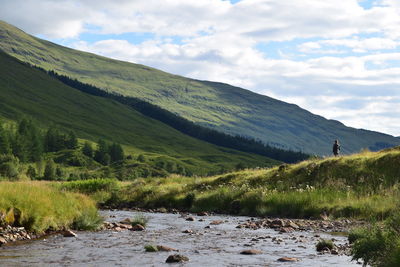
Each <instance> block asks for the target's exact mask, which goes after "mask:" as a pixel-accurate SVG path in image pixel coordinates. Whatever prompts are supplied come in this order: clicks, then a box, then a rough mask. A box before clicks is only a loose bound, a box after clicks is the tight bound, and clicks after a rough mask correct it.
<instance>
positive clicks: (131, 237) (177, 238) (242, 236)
mask: <svg viewBox="0 0 400 267" xmlns="http://www.w3.org/2000/svg"><path fill="white" fill-rule="evenodd" d="M102 213H103V215H104V216H105V217H106V220H107V221H120V220H122V219H125V218H133V217H134V216H135V215H136V214H137V212H130V211H102ZM143 214H144V215H145V216H147V217H148V218H149V223H148V225H147V229H146V231H143V232H133V231H126V230H125V231H122V232H113V231H101V232H77V233H78V237H77V238H65V237H62V236H60V235H56V236H51V237H48V238H46V239H44V240H38V241H33V242H29V243H25V244H21V245H17V246H5V247H1V248H0V266H166V265H167V264H166V263H165V260H166V259H167V257H168V256H169V255H171V254H174V253H172V252H153V253H151V252H145V251H144V246H145V245H148V244H153V245H164V246H169V247H172V248H175V249H179V252H178V253H179V254H182V255H184V256H187V257H189V259H190V261H189V262H186V263H183V264H177V265H178V266H314V267H317V266H359V265H358V264H356V263H355V262H351V261H350V257H347V256H335V255H318V254H317V252H316V250H315V244H316V243H317V241H318V239H319V238H317V237H314V235H315V234H316V233H313V232H295V233H290V234H279V233H277V232H276V231H274V230H271V229H259V230H250V229H236V228H235V227H236V226H237V224H238V223H239V222H243V221H245V220H246V219H248V218H247V217H235V216H207V217H197V216H194V217H195V218H196V221H194V222H191V221H186V220H185V219H184V218H182V217H181V215H179V214H169V213H143ZM110 215H112V216H115V217H113V218H110ZM200 218H202V219H203V220H204V221H203V222H201V221H198V219H200ZM213 220H224V221H226V222H224V223H223V224H220V225H212V226H210V227H211V228H209V229H206V228H205V226H207V225H209V224H210V222H211V221H213ZM187 229H190V230H193V234H185V233H182V231H184V230H187ZM301 235H303V236H304V237H300V236H301ZM320 235H321V237H323V238H332V236H329V235H326V234H320ZM269 236H270V237H269ZM274 236H276V237H278V238H282V239H283V241H284V242H282V243H280V244H277V243H275V242H273V241H272V237H274ZM260 237H265V238H263V239H260V240H259V241H252V239H253V238H260ZM295 237H297V240H298V239H299V238H300V239H302V240H303V241H304V242H302V243H296V240H295ZM334 238H335V239H336V241H335V243H336V244H340V243H344V242H345V241H346V238H345V237H340V236H335V237H334ZM304 247H305V248H304ZM251 248H254V249H259V250H261V251H262V254H259V255H241V254H240V252H241V251H242V250H244V249H251ZM280 257H296V258H298V259H299V260H300V261H298V262H295V263H281V262H277V259H278V258H280ZM175 265H176V264H175Z"/></svg>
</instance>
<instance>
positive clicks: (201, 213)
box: [197, 211, 209, 216]
mask: <svg viewBox="0 0 400 267" xmlns="http://www.w3.org/2000/svg"><path fill="white" fill-rule="evenodd" d="M197 216H209V214H208V213H207V212H205V211H201V212H198V213H197Z"/></svg>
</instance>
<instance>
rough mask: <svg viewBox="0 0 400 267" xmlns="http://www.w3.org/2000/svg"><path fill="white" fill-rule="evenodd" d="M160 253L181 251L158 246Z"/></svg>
mask: <svg viewBox="0 0 400 267" xmlns="http://www.w3.org/2000/svg"><path fill="white" fill-rule="evenodd" d="M157 249H158V251H179V250H177V249H175V248H170V247H167V246H157Z"/></svg>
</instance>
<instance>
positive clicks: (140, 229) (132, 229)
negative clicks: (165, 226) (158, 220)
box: [129, 224, 145, 231]
mask: <svg viewBox="0 0 400 267" xmlns="http://www.w3.org/2000/svg"><path fill="white" fill-rule="evenodd" d="M129 230H131V231H144V230H145V228H144V226H143V225H141V224H136V225H135V226H132V228H131V229H129Z"/></svg>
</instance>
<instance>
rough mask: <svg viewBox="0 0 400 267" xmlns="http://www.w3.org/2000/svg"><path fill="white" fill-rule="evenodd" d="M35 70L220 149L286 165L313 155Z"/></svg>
mask: <svg viewBox="0 0 400 267" xmlns="http://www.w3.org/2000/svg"><path fill="white" fill-rule="evenodd" d="M34 67H35V68H38V69H40V70H42V71H44V72H46V73H48V74H49V75H50V76H52V77H54V78H56V79H58V80H59V81H61V82H62V83H64V84H66V85H68V86H70V87H72V88H75V89H77V90H79V91H81V92H84V93H87V94H90V95H94V96H99V97H105V98H109V99H113V100H115V101H118V102H120V103H122V104H125V105H128V106H130V107H131V108H133V109H135V110H136V111H139V112H140V113H142V114H143V115H146V116H148V117H151V118H153V119H156V120H159V121H161V122H163V123H165V124H167V125H169V126H171V127H173V128H175V129H177V130H178V131H180V132H182V133H185V134H187V135H189V136H192V137H194V138H197V139H200V140H203V141H206V142H209V143H212V144H215V145H218V146H222V147H227V148H232V149H236V150H239V151H243V152H250V153H255V154H258V155H262V156H266V157H269V158H272V159H276V160H279V161H283V162H286V163H295V162H298V161H301V160H305V159H307V158H309V157H310V155H308V154H305V153H303V152H300V151H292V150H284V149H281V148H277V147H273V146H270V145H268V144H265V143H263V142H262V141H261V140H256V139H253V138H249V137H246V136H240V135H230V134H226V133H223V132H219V131H217V130H214V129H210V128H207V127H203V126H200V125H197V124H195V123H194V122H191V121H189V120H187V119H185V118H182V117H180V116H178V115H176V114H174V113H172V112H170V111H168V110H165V109H163V108H161V107H159V106H157V105H154V104H151V103H149V102H146V101H143V100H141V99H138V98H135V97H128V96H123V95H120V94H116V93H109V92H106V91H104V90H102V89H100V88H98V87H96V86H93V85H90V84H86V83H82V82H80V81H78V80H77V79H72V78H70V77H68V76H66V75H60V74H58V73H56V72H54V71H45V70H44V69H42V68H40V67H36V66H34Z"/></svg>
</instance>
